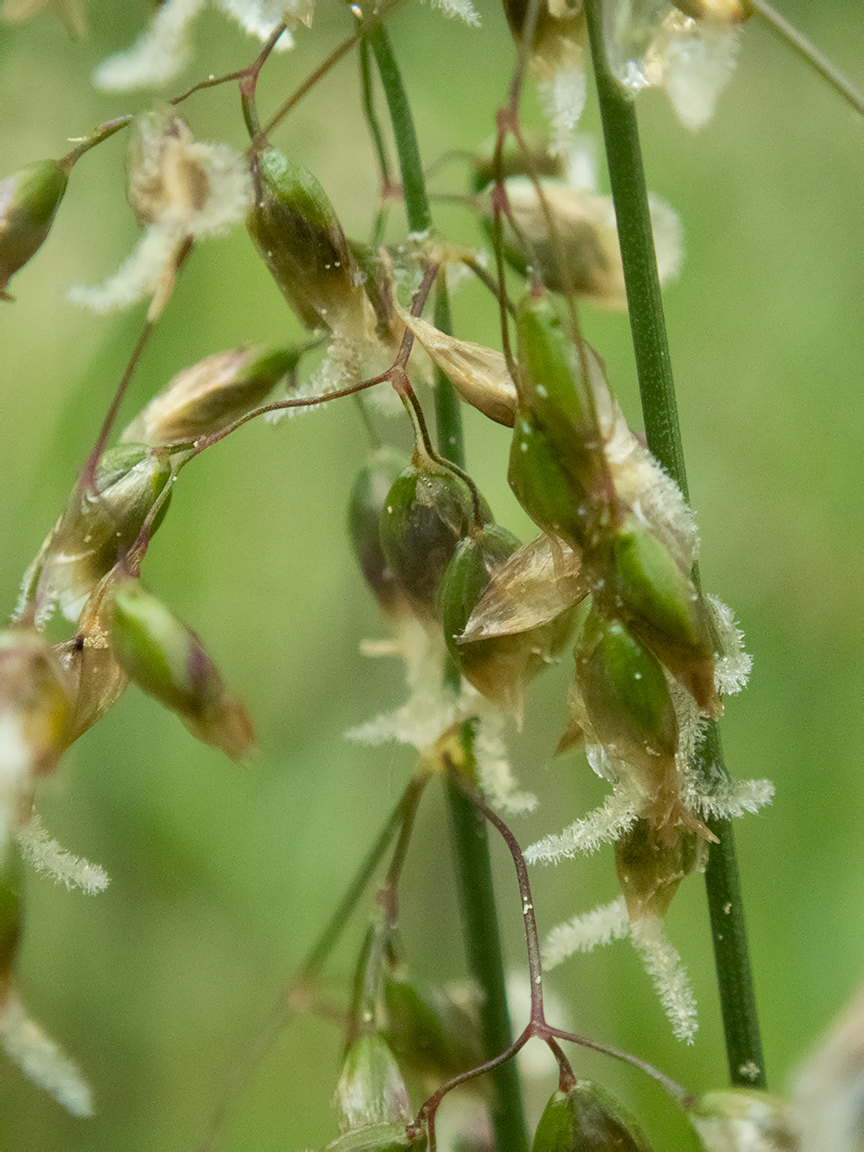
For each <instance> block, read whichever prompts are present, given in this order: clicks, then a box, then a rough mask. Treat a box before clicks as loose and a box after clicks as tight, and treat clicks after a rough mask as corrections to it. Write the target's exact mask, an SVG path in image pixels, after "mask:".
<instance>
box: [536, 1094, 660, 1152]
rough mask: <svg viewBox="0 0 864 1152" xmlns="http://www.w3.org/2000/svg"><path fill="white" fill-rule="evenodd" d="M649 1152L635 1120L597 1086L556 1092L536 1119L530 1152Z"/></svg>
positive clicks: (648, 1147)
mask: <svg viewBox="0 0 864 1152" xmlns="http://www.w3.org/2000/svg"><path fill="white" fill-rule="evenodd" d="M611 1149H616V1150H617V1152H651V1148H650V1145H649V1144H648V1141H647V1140H646V1139H645V1136H644V1135H643V1133H642V1131H641V1130H640V1129H639V1127H638V1125H637V1124H636V1122H635V1120H634V1119H633V1117H632V1116H630V1115H629V1114H628V1113H627V1112H626V1111H625V1110H624V1109H623V1108H622V1107H621V1105H620V1104H619V1103H618V1101H617V1100H615V1098H614V1097H613V1096H611V1095H610V1094H609V1093H608V1092H607V1091H606V1090H605V1089H604V1088H602V1087H601V1086H600V1085H599V1084H595V1083H594V1082H593V1081H591V1080H577V1081H576V1083H575V1084H574V1085H573V1087H572V1088H569V1089H568V1090H567V1091H562V1090H560V1089H559V1090H558V1091H557V1092H555V1093H554V1094H553V1095H552V1097H551V1098H550V1100H549V1103H548V1104H547V1105H546V1108H545V1109H544V1112H543V1115H542V1116H541V1117H540V1123H539V1124H538V1125H537V1131H536V1133H535V1135H534V1143H533V1145H532V1148H531V1152H609V1150H611Z"/></svg>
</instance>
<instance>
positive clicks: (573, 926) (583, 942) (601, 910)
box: [543, 896, 630, 970]
mask: <svg viewBox="0 0 864 1152" xmlns="http://www.w3.org/2000/svg"><path fill="white" fill-rule="evenodd" d="M629 931H630V918H629V917H628V915H627V904H626V903H625V900H624V897H623V896H619V897H618V899H617V900H613V901H611V903H609V904H600V905H598V907H596V908H593V909H592V910H591V911H590V912H583V913H582V915H581V916H574V917H573V919H572V920H568V921H567V923H566V924H558V925H557V926H556V927H555V928H553V929H552V930H551V932H550V933H549V935H548V936H547V937H546V939H545V940H544V942H543V967H544V968H545V969H547V970H548V969H550V968H556V967H557V966H558V965H559V964H560V963H561V962H562V961H563V960H567V959H569V957H571V956H573V955H575V953H577V952H592V951H593V950H594V949H595V948H597V947H599V946H600V945H602V944H610V943H611V942H612V941H613V940H623V939H624V937H625V936H626V935H627V934H628V933H629Z"/></svg>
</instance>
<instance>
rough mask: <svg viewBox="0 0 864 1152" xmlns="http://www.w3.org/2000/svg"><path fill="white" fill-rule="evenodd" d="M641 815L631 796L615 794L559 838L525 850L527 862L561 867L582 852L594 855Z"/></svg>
mask: <svg viewBox="0 0 864 1152" xmlns="http://www.w3.org/2000/svg"><path fill="white" fill-rule="evenodd" d="M637 815H638V813H637V811H636V804H635V802H634V800H633V798H632V797H631V796H629V795H627V794H625V793H623V792H613V793H612V795H611V796H607V797H606V800H605V801H604V802H603V804H602V806H601V807H600V808H596V809H595V810H594V811H593V812H591V813H589V815H588V816H585V817H584V818H583V819H582V820H576V821H575V822H574V823H573V824H571V825H570V827H569V828H565V829H564V831H563V832H559V833H558V834H557V835H554V836H544V837H543V839H542V840H538V841H537V843H536V844H531V845H530V846H529V847H528V848H526V849H525V859H526V860H527V861H528V863H529V864H558V863H559V862H560V861H561V860H564V859H565V858H568V859H569V858H572V857H573V856H576V855H577V854H578V853H580V852H581V853H584V854H585V855H590V854H591V853H592V852H596V851H597V849H598V848H599V847H600V846H601V844H614V843H615V841H616V840H619V839H620V838H621V836H622V835H623V834H624V833H625V832H626V831H627V830H628V828H630V827H631V826H632V825H633V824H634V823H635V821H636V817H637Z"/></svg>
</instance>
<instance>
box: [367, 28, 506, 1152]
mask: <svg viewBox="0 0 864 1152" xmlns="http://www.w3.org/2000/svg"><path fill="white" fill-rule="evenodd" d="M366 37H367V39H368V41H369V44H370V46H371V48H372V52H373V54H374V56H375V62H376V64H377V65H378V71H379V73H380V76H381V82H382V85H383V87H384V95H385V98H386V100H387V106H388V108H389V110H390V119H391V121H392V124H393V136H394V139H395V142H396V152H397V155H398V157H399V167H400V169H401V173H402V189H403V195H404V198H405V211H406V215H407V217H408V227H409V228H410V230H411V231H412V232H427V231H428V230H429V229H430V228H431V226H432V216H431V213H430V211H429V199H428V196H427V194H426V180H425V176H424V173H423V166H422V163H421V160H420V149H419V147H418V145H417V135H416V132H415V130H414V119H413V117H412V115H411V106H410V104H409V102H408V96H407V93H406V92H405V88H404V86H403V84H402V77H401V75H400V73H399V68H398V66H397V64H396V60H395V57H394V55H393V50H392V48H391V46H390V41H389V38H388V36H387V33H386V31H385V29H384V28H383V26H381V25H377V26H375V27H373V28H372V29H371V30H370V31H369V32H367V33H366ZM438 300H439V303H438V307H437V308H436V317H437V318H438V319H440V320H441V321H442V323H445V324H446V325H447V328H449V305H448V304H447V298H446V293H444V295H443V298H442V295H441V292H440V291H439V297H438ZM435 406H436V414H437V417H438V437H439V449H440V452H441V455H442V456H444V457H446V458H447V459H448V460H450V461H451V462H452V463H454V464H456V466H457V467H459V468H462V467H463V466H464V447H463V439H462V424H461V415H460V412H459V408H458V402H457V400H456V398H455V395H454V393H453V387H452V385H451V384H450V381H449V380H447V379H446V377H443V376H442V377H439V378H438V381H437V385H436V401H435ZM447 678H448V680H450V682H451V683H453V684H454V687H456V688H457V689H458V684H459V675H458V672H456V669H455V667H453V666H452V664H451V666H450V668H449V669H448V673H447ZM461 737H462V743H463V750H464V752H465V759H466V762H468V763H472V764H473V752H472V743H473V732H472V730H471V726H470V724H465V725H463V728H462V733H461ZM447 802H448V805H449V809H450V822H451V828H452V833H453V845H454V855H455V858H456V867H457V872H458V878H459V892H460V902H461V907H462V923H463V931H464V938H465V951H466V954H467V957H468V965H469V968H470V970H471V974H472V976H473V977H474V979H475V980H476V982H477V984H478V985H479V987H480V989H481V992H482V994H483V1005H482V1008H481V1024H482V1029H483V1040H484V1047H485V1050H486V1054H487V1056H488V1057H489V1058H490V1059H492V1058H494V1057H495V1056H497V1055H498V1054H499V1053H501V1052H503V1051H504V1050H505V1049H506V1048H508V1047H509V1046H510V1043H511V1041H512V1027H511V1023H510V1012H509V1009H508V1007H507V987H506V981H505V977H504V958H503V954H502V951H501V938H500V935H499V931H498V913H497V910H496V905H495V889H494V886H493V882H492V862H491V858H490V855H489V842H488V839H487V835H486V826H485V824H484V823H483V820H482V817H478V814H477V812H476V810H475V809H474V806H473V805H472V804H471V802H470V801H469V800H468V799H467V798H466V797H465V796H464V795H463V794H462V793H461V792H460V791H459V789H458V788H456V787H455V786H454V785H452V784H448V785H447ZM490 1078H491V1080H492V1084H493V1089H494V1093H495V1095H494V1101H493V1105H492V1123H493V1126H494V1129H495V1146H496V1149H497V1152H525V1149H526V1148H527V1147H528V1134H527V1128H526V1124H525V1113H524V1109H523V1106H522V1093H521V1091H520V1085H519V1074H518V1071H517V1068H516V1065H515V1063H514V1061H512V1060H508V1061H505V1062H504V1063H502V1064H500V1065H498V1066H497V1067H496V1068H495V1069H494V1070H493V1071H492V1072H491V1073H490Z"/></svg>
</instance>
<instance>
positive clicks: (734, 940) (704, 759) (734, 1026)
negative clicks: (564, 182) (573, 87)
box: [585, 0, 766, 1087]
mask: <svg viewBox="0 0 864 1152" xmlns="http://www.w3.org/2000/svg"><path fill="white" fill-rule="evenodd" d="M585 12H586V16H587V20H588V31H589V37H590V42H591V57H592V61H593V64H594V75H595V80H596V83H597V94H598V97H599V102H600V115H601V118H602V122H603V137H604V141H605V145H606V158H607V163H608V166H609V179H610V182H611V186H612V198H613V201H614V204H615V214H616V217H617V221H618V237H619V240H620V244H621V259H622V263H623V265H624V280H625V284H626V287H627V303H628V306H629V310H630V327H631V330H632V333H633V349H634V352H635V356H636V370H637V373H638V376H639V391H640V394H641V398H642V410H643V413H644V418H645V435H646V438H647V441H648V447H649V448H650V449H651V451H652V452H653V454H654V456H656V458H657V459H658V460H659V462H660V464H661V465H662V466H663V468H665V470H666V471H667V472H668V473H669V475H670V476H671V477H672V479H673V480H674V481H675V482H676V484H677V485H678V487H679V488H680V489H681V491H682V492H683V493H684V497H685V499H686V498H687V497H688V491H687V474H686V470H685V466H684V450H683V447H682V443H681V429H680V426H679V423H678V408H677V403H676V399H675V383H674V380H673V377H672V362H671V359H670V356H669V344H668V341H667V338H666V324H665V321H664V317H663V302H662V299H661V296H660V282H659V280H658V276H657V260H656V257H655V254H654V237H653V234H652V231H651V218H650V215H649V212H648V195H647V192H646V188H645V173H644V169H643V166H642V153H641V148H640V144H639V132H638V128H637V124H636V112H635V110H634V108H633V103H632V101H631V100H630V98H629V97H628V96H627V95H626V94H625V92H624V89H623V88H622V87H621V85H620V84H619V83H618V82H617V80H616V79H615V77H614V76H613V74H612V72H611V70H610V68H609V64H608V60H607V58H606V46H605V41H604V36H603V13H602V3H601V0H586V4H585ZM693 575H694V579H695V580H696V581H697V582H698V572H697V571H696V569H695V568H694V573H693ZM696 768H697V771H699V772H701V773H702V775H703V777H704V778H705V779H706V781H707V782H709V783H710V782H711V781H712V780H713V781H715V782H719V781H720V780H726V779H728V774H727V772H726V768H725V766H724V764H723V761H722V756H721V752H720V737H719V734H718V732H717V727H716V725H715V724H713V723H712V724H711V725H710V727H709V729H708V732H707V735H706V738H705V740H703V742H702V744H701V745H700V747H699V749H698V751H697V756H696ZM709 827H710V828H711V831H712V832H713V833H714V834H715V836H717V837H718V839H719V841H720V843H719V845H717V846H712V849H711V855H710V859H709V865H708V870H707V871H706V873H705V883H706V888H707V893H708V906H709V910H710V914H711V929H712V938H713V944H714V959H715V963H716V965H717V981H718V986H719V991H720V1005H721V1009H722V1014H723V1029H724V1033H725V1037H726V1051H727V1055H728V1059H729V1075H730V1079H731V1082H732V1083H733V1084H737V1085H742V1086H747V1087H753V1086H754V1085H755V1086H757V1087H765V1083H766V1078H765V1065H764V1061H763V1057H762V1042H761V1038H760V1033H759V1020H758V1017H757V1013H756V997H755V993H754V990H753V978H752V973H751V970H750V957H749V949H748V946H747V933H746V926H745V922H744V908H743V903H742V900H741V883H740V879H739V876H738V867H737V863H736V858H735V842H734V837H733V832H732V824H731V822H730V821H729V820H715V821H711V822H710V824H709Z"/></svg>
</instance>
